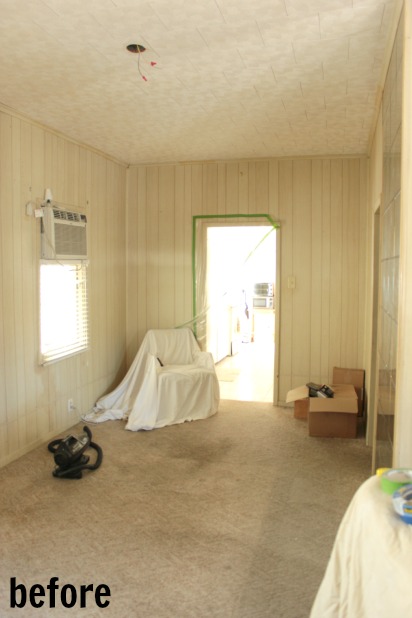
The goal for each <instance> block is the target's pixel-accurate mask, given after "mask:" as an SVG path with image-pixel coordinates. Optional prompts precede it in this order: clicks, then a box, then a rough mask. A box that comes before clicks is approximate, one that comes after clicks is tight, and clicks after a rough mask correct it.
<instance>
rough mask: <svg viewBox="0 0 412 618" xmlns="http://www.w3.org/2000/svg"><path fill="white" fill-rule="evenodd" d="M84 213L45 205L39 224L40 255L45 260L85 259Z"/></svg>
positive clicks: (85, 233) (85, 225)
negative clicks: (40, 223)
mask: <svg viewBox="0 0 412 618" xmlns="http://www.w3.org/2000/svg"><path fill="white" fill-rule="evenodd" d="M86 227H87V218H86V215H84V214H80V213H78V212H71V211H69V210H60V209H59V208H52V207H51V206H50V207H45V208H44V215H43V219H42V225H41V257H42V258H43V259H46V260H64V259H68V260H74V259H87V232H86Z"/></svg>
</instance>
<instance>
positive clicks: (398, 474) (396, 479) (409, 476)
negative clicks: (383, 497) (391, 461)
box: [380, 468, 412, 496]
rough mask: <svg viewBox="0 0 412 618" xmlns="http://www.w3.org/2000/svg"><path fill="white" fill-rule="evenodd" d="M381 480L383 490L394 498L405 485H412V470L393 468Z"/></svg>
mask: <svg viewBox="0 0 412 618" xmlns="http://www.w3.org/2000/svg"><path fill="white" fill-rule="evenodd" d="M380 479H381V488H382V490H383V491H384V492H385V493H386V494H390V495H391V496H392V495H393V493H394V492H395V491H397V490H398V489H400V488H401V487H403V486H404V485H410V484H412V470H410V469H409V468H393V469H391V470H388V471H387V472H384V473H383V474H382V475H381V477H380Z"/></svg>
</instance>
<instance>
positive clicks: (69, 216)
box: [53, 208, 86, 223]
mask: <svg viewBox="0 0 412 618" xmlns="http://www.w3.org/2000/svg"><path fill="white" fill-rule="evenodd" d="M53 216H54V218H55V219H60V221H75V222H79V223H80V222H83V223H86V215H82V214H80V213H79V212H70V211H68V210H59V209H57V208H53Z"/></svg>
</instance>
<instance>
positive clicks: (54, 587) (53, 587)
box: [46, 577, 59, 607]
mask: <svg viewBox="0 0 412 618" xmlns="http://www.w3.org/2000/svg"><path fill="white" fill-rule="evenodd" d="M58 581H59V578H58V577H51V578H50V584H48V585H47V586H46V588H47V590H49V591H50V604H49V607H56V590H57V589H58V587H59V584H58V583H57V582H58Z"/></svg>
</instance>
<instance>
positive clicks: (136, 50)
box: [126, 43, 157, 82]
mask: <svg viewBox="0 0 412 618" xmlns="http://www.w3.org/2000/svg"><path fill="white" fill-rule="evenodd" d="M126 49H127V51H129V52H131V53H132V54H137V70H138V72H139V75H140V77H141V78H142V79H143V81H145V82H147V77H146V75H145V74H144V73H143V72H142V69H141V67H140V57H141V55H142V54H143V52H145V51H146V47H144V46H143V45H140V44H138V43H130V45H127V47H126ZM156 65H157V62H155V61H154V60H152V61H151V62H150V66H151V67H155V66H156Z"/></svg>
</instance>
